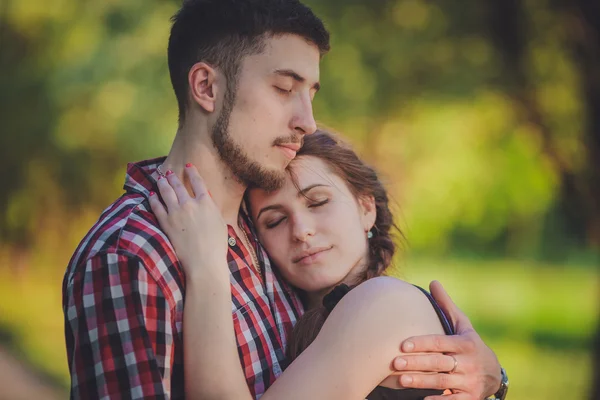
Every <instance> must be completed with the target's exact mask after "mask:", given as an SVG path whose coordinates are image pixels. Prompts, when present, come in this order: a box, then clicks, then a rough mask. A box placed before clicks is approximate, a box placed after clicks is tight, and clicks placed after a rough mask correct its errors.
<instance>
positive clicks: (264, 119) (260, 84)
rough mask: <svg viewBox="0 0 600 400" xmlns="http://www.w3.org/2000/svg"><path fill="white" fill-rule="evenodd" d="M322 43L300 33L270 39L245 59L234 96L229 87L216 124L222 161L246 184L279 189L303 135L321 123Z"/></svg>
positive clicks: (213, 134) (214, 135)
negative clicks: (315, 103)
mask: <svg viewBox="0 0 600 400" xmlns="http://www.w3.org/2000/svg"><path fill="white" fill-rule="evenodd" d="M319 60H320V54H319V50H318V48H317V46H315V45H313V44H310V43H308V42H307V41H306V40H304V39H303V38H301V37H299V36H296V35H281V36H275V37H273V38H268V39H265V51H263V52H262V53H260V54H256V55H251V56H247V57H245V58H244V59H243V60H242V62H241V67H240V72H239V78H238V84H237V90H236V91H235V97H234V96H233V94H232V93H231V92H229V93H227V94H226V96H225V99H224V102H223V107H222V109H221V112H220V115H219V117H218V119H217V121H216V123H215V125H214V127H213V131H212V140H213V144H214V145H215V147H216V148H217V150H218V151H219V155H220V157H221V159H222V160H223V162H224V163H225V164H226V165H227V166H228V167H229V168H231V170H232V172H233V173H234V175H235V176H236V177H237V178H238V179H239V180H240V182H241V183H243V184H245V185H246V186H250V185H253V186H257V187H260V188H262V189H265V190H267V191H269V190H274V189H277V188H279V187H281V185H282V184H283V182H284V181H285V177H286V175H285V167H286V166H287V165H288V164H289V162H290V161H291V160H292V159H293V158H294V157H295V156H296V151H297V150H298V149H299V147H300V146H301V144H302V138H303V137H304V135H309V134H312V133H314V132H315V130H316V129H317V127H316V123H315V120H314V117H313V111H312V100H313V98H314V96H315V94H316V92H317V91H318V88H319Z"/></svg>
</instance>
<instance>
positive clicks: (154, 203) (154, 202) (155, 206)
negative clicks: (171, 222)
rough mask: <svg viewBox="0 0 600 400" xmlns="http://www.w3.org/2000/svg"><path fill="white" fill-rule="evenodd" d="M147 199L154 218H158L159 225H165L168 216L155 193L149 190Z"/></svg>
mask: <svg viewBox="0 0 600 400" xmlns="http://www.w3.org/2000/svg"><path fill="white" fill-rule="evenodd" d="M149 201H150V208H151V209H152V212H153V213H154V215H156V219H157V220H158V223H159V225H161V226H165V224H166V223H167V217H168V215H167V210H165V207H164V206H163V205H162V203H161V202H160V199H159V198H158V196H157V195H156V193H154V192H150V197H149Z"/></svg>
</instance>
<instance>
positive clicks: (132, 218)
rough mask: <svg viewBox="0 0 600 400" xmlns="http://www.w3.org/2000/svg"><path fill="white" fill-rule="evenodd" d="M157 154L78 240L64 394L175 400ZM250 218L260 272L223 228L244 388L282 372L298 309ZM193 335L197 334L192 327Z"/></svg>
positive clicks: (176, 323) (180, 292)
mask: <svg viewBox="0 0 600 400" xmlns="http://www.w3.org/2000/svg"><path fill="white" fill-rule="evenodd" d="M163 160H164V158H163V159H156V160H148V161H143V162H140V163H137V164H130V165H129V166H128V170H127V178H126V181H125V186H124V189H125V194H124V195H123V196H121V198H119V199H118V200H117V201H116V202H115V203H113V204H112V205H111V206H110V207H108V208H107V209H106V210H105V211H104V212H103V213H102V215H101V216H100V219H99V220H98V222H97V223H96V224H95V225H94V227H93V228H92V229H91V230H90V231H89V233H88V234H87V235H86V236H85V238H84V239H83V240H82V242H81V243H80V245H79V246H78V248H77V250H76V251H75V254H74V255H73V257H72V259H71V261H70V263H69V266H68V267H67V271H66V273H65V277H64V281H63V311H64V315H65V335H66V342H67V355H68V362H69V370H70V373H71V398H75V399H96V398H101V399H113V398H114V399H117V398H118V399H121V398H128V399H129V398H133V399H142V398H143V399H147V398H155V399H156V398H158V399H163V398H164V399H181V398H183V397H184V386H183V351H182V350H183V349H182V337H183V336H182V322H183V305H184V289H185V287H184V286H185V285H184V284H185V278H184V275H183V272H182V269H181V266H180V264H179V261H178V259H177V256H176V254H175V252H174V250H173V247H172V246H171V244H170V242H169V240H168V239H167V237H166V235H165V234H164V233H163V231H162V230H161V229H160V227H159V225H158V223H157V221H156V219H155V217H154V215H153V214H152V212H151V210H150V206H149V204H148V195H149V192H150V191H151V190H154V191H157V189H156V181H155V179H154V178H153V176H152V173H153V172H154V171H155V169H156V167H157V166H158V165H159V164H160V163H162V161H163ZM246 219H247V217H246V216H245V214H244V213H243V212H240V223H241V224H242V225H243V226H244V227H245V228H246V229H247V232H248V233H249V237H250V238H251V241H252V242H253V245H254V246H255V249H256V250H257V255H258V257H259V262H260V264H261V267H262V271H263V276H259V275H258V274H257V272H256V271H255V269H254V268H252V267H250V265H251V257H250V255H249V253H248V251H247V249H246V248H245V247H244V246H243V244H242V242H241V241H240V240H239V238H238V237H237V236H236V235H235V232H234V230H233V228H232V227H229V235H230V239H229V244H230V247H229V253H228V256H227V259H228V262H229V269H230V272H231V274H230V277H231V292H232V296H231V298H232V303H231V312H232V317H233V320H234V326H235V334H236V339H237V343H238V351H239V355H240V360H241V363H242V367H243V369H244V372H245V375H246V380H247V383H248V386H249V387H250V390H251V392H252V393H253V395H254V396H255V397H256V398H259V397H260V396H261V395H262V394H263V393H264V391H265V390H266V389H267V388H268V387H269V385H271V384H272V383H273V382H274V381H275V378H277V377H278V376H279V374H281V372H282V369H283V367H284V363H285V359H284V349H285V345H286V338H287V336H288V333H289V332H290V330H291V328H292V326H293V324H294V323H295V322H296V319H297V317H298V316H299V314H300V313H301V312H302V305H301V303H300V301H299V299H298V297H297V295H296V294H295V293H294V291H293V290H292V289H291V288H290V287H289V286H288V285H287V284H286V283H285V282H284V281H283V279H282V278H281V277H280V276H279V275H278V274H277V273H276V271H275V270H274V269H273V268H272V266H271V264H270V262H269V259H268V257H267V255H266V253H265V251H264V249H263V248H262V247H260V245H259V244H258V241H257V240H256V237H255V235H254V232H253V231H252V229H251V226H250V223H249V222H248V221H247V220H246ZM198 334H199V335H201V334H202V332H198Z"/></svg>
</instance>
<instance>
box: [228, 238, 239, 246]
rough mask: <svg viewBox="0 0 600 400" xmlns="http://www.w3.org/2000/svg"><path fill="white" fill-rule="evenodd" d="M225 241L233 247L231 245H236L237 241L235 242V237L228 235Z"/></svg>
mask: <svg viewBox="0 0 600 400" xmlns="http://www.w3.org/2000/svg"><path fill="white" fill-rule="evenodd" d="M227 243H229V245H230V246H231V247H233V246H235V245H236V243H237V242H236V241H235V238H232V237H231V236H230V237H229V239H228V240H227Z"/></svg>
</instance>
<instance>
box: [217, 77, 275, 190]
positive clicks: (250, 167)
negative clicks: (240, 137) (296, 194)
mask: <svg viewBox="0 0 600 400" xmlns="http://www.w3.org/2000/svg"><path fill="white" fill-rule="evenodd" d="M234 104H235V89H233V88H227V92H226V93H225V98H224V99H223V110H221V114H220V115H219V117H218V118H217V121H216V122H215V125H214V126H213V129H212V133H211V139H212V142H213V146H215V148H216V149H217V152H218V153H219V157H220V158H221V161H222V162H223V164H224V165H225V166H226V167H227V168H229V169H230V170H231V172H232V173H233V176H234V177H235V179H236V180H237V181H238V182H239V183H241V184H243V185H244V186H246V187H257V188H260V189H263V190H265V191H268V192H270V191H274V190H277V189H279V188H281V187H282V186H283V184H284V182H285V178H286V174H285V171H284V170H281V171H270V170H267V169H266V168H264V167H263V166H262V165H260V164H259V163H258V162H256V161H252V160H251V159H250V157H249V156H248V153H247V152H246V151H244V149H242V147H241V146H240V145H238V144H237V143H235V142H234V141H233V139H232V138H231V136H230V135H229V118H230V116H231V112H232V111H233V106H234Z"/></svg>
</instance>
